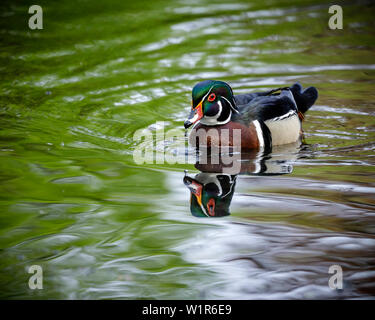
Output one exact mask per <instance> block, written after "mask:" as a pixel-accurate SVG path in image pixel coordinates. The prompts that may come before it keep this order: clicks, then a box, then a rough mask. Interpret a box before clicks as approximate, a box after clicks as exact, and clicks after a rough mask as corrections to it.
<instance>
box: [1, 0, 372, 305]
mask: <svg viewBox="0 0 375 320" xmlns="http://www.w3.org/2000/svg"><path fill="white" fill-rule="evenodd" d="M340 3H341V1H338V4H340ZM31 4H34V3H31V2H30V1H16V2H11V1H8V2H7V1H5V2H4V1H3V2H2V3H1V5H0V9H1V10H0V16H1V19H0V27H1V32H0V42H1V52H0V61H1V64H0V72H1V80H0V206H1V207H0V208H1V210H0V248H1V251H0V270H1V271H0V297H1V298H6V299H40V298H49V299H51V298H55V299H138V298H148V299H168V298H170V299H175V298H177V299H217V298H219V299H221V298H225V299H273V298H276V299H280V298H281V299H289V298H292V299H295V298H296V299H318V298H324V299H325V298H333V299H337V298H374V296H375V211H374V208H375V178H374V173H375V159H374V155H375V152H374V148H375V142H374V141H375V120H374V119H375V118H374V116H375V103H374V101H375V100H374V98H375V94H374V83H375V57H374V53H375V41H374V34H375V31H374V30H375V28H374V27H375V23H374V14H375V7H374V6H373V4H371V2H365V1H361V2H358V3H357V4H355V2H353V1H351V2H349V1H347V2H342V3H341V4H343V9H344V29H343V30H330V29H328V27H327V22H328V18H329V14H328V7H329V4H330V2H324V1H323V2H320V1H291V0H285V1H284V0H283V1H276V0H266V1H239V0H236V1H227V2H224V1H217V0H214V1H208V0H207V1H159V0H158V1H138V0H137V1H132V2H130V1H97V2H95V1H84V0H76V1H67V0H64V1H55V2H52V1H38V4H40V5H41V6H42V8H43V9H44V29H43V30H34V31H32V30H29V29H28V27H27V20H28V17H29V15H28V13H27V10H28V7H29V6H30V5H31ZM203 79H220V80H224V81H227V82H229V83H230V84H231V85H232V86H233V90H234V91H235V93H237V94H238V93H246V92H254V91H258V90H269V89H271V88H275V87H281V86H288V85H290V84H292V83H293V82H296V81H299V82H300V83H302V84H303V85H305V86H310V85H313V86H316V87H317V88H318V90H319V94H320V96H319V99H318V101H317V103H316V105H315V106H313V107H312V109H311V110H310V111H309V112H308V114H307V115H306V119H305V123H304V131H305V137H304V141H303V144H297V145H293V146H288V147H287V148H278V149H277V148H275V149H274V151H273V153H272V154H271V155H270V156H269V157H268V158H267V159H265V162H262V163H256V162H254V159H258V158H254V157H253V158H251V157H250V159H249V160H248V164H249V165H248V168H247V170H245V171H244V172H242V173H241V174H239V175H237V176H235V177H233V179H235V185H234V184H232V185H231V186H232V187H233V189H232V192H233V198H232V200H231V202H230V203H229V210H230V213H231V214H230V215H228V216H225V217H221V218H198V217H196V216H193V215H192V214H191V210H190V209H191V208H190V192H189V189H188V188H187V187H186V186H185V185H184V183H183V178H184V170H185V169H186V170H188V171H189V173H188V175H189V176H191V177H195V175H196V174H197V173H199V171H198V170H197V169H196V168H195V167H194V164H193V163H191V162H190V163H189V164H168V163H164V164H147V165H137V164H136V163H135V162H134V161H133V156H132V152H133V150H134V149H135V148H136V147H137V146H138V145H139V142H134V140H133V134H134V133H135V132H136V130H138V129H143V128H147V127H148V128H150V129H151V130H153V132H155V131H158V130H159V129H158V124H157V122H158V121H164V122H165V124H166V130H169V129H174V128H180V129H181V128H182V124H183V120H184V119H185V117H186V115H187V113H188V110H189V108H190V100H191V88H192V86H193V85H194V84H195V83H196V82H198V81H201V80H203ZM160 142H162V141H160V140H159V141H157V143H156V145H155V146H154V148H155V149H157V148H158V145H159V144H160ZM168 152H169V153H170V154H175V153H180V152H181V150H179V149H174V147H173V145H169V147H168ZM257 165H260V166H263V167H266V168H268V169H267V170H268V173H270V174H267V171H265V172H264V174H263V175H254V174H251V172H252V169H254V166H255V167H256V166H257ZM253 171H254V170H253ZM272 173H273V174H272ZM280 173H283V174H280ZM233 181H234V180H233ZM31 265H40V266H42V267H43V271H44V273H43V275H44V284H43V290H30V289H29V288H28V279H29V276H30V274H28V273H27V271H28V268H29V267H30V266H31ZM331 265H340V266H341V267H342V269H343V272H344V289H343V290H331V289H330V288H329V286H328V279H329V277H330V276H331V275H330V274H328V269H329V267H330V266H331Z"/></svg>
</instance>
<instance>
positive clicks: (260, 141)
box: [253, 120, 264, 148]
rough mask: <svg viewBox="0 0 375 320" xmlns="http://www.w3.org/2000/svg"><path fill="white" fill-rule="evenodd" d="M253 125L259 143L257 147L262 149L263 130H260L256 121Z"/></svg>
mask: <svg viewBox="0 0 375 320" xmlns="http://www.w3.org/2000/svg"><path fill="white" fill-rule="evenodd" d="M253 124H254V126H255V130H256V132H257V136H258V141H259V147H260V148H263V147H264V138H263V130H262V128H261V126H260V123H259V121H258V120H254V121H253Z"/></svg>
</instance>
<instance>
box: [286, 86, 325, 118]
mask: <svg viewBox="0 0 375 320" xmlns="http://www.w3.org/2000/svg"><path fill="white" fill-rule="evenodd" d="M290 91H292V93H293V97H294V100H295V101H296V104H297V107H298V111H299V113H300V117H301V116H302V118H303V114H304V113H306V112H307V110H309V109H310V107H311V106H312V105H313V104H314V103H315V101H316V99H318V90H317V89H316V88H315V87H308V88H306V89H303V87H302V86H301V85H300V84H299V83H298V82H297V83H295V84H293V85H292V86H291V87H290Z"/></svg>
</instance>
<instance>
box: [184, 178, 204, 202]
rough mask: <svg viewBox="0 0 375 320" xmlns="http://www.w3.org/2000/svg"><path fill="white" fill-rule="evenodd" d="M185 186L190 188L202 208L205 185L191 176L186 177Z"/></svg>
mask: <svg viewBox="0 0 375 320" xmlns="http://www.w3.org/2000/svg"><path fill="white" fill-rule="evenodd" d="M184 184H185V186H187V187H188V188H189V190H190V192H191V194H192V195H194V196H195V197H196V199H197V201H198V204H199V205H200V206H202V191H203V185H202V184H200V183H199V182H198V181H197V180H195V179H193V178H191V177H189V176H185V177H184Z"/></svg>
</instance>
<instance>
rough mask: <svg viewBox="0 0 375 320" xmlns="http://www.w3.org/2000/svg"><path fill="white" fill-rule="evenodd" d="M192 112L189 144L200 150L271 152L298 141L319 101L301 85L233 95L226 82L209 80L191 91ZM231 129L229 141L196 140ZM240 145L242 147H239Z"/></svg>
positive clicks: (188, 122) (217, 138)
mask: <svg viewBox="0 0 375 320" xmlns="http://www.w3.org/2000/svg"><path fill="white" fill-rule="evenodd" d="M192 98H193V99H192V110H191V112H190V115H189V117H188V119H187V120H186V121H185V123H184V126H185V129H187V128H189V127H191V126H192V125H194V127H193V130H192V132H191V133H190V136H189V142H190V144H192V145H195V146H197V147H199V146H205V147H208V148H210V147H212V146H216V147H222V146H228V147H240V148H241V150H242V149H245V150H250V149H262V150H271V148H272V146H276V145H283V144H288V143H292V142H296V141H297V140H298V139H299V138H300V136H301V134H302V120H303V119H304V114H305V113H306V111H307V110H308V109H309V108H310V107H311V106H312V105H313V104H314V102H315V101H316V99H317V98H318V91H317V89H316V88H314V87H309V88H307V89H303V88H302V86H301V85H300V84H299V83H295V84H294V85H293V86H291V87H285V88H278V89H274V90H271V91H268V92H256V93H249V94H241V95H236V96H234V95H233V91H232V88H231V87H230V86H229V85H228V84H227V83H225V82H223V81H215V80H206V81H202V82H200V83H198V84H196V85H195V86H194V88H193V91H192ZM213 128H214V129H217V130H218V132H219V133H220V132H222V131H223V129H229V130H228V131H229V139H228V138H226V139H223V137H222V135H221V134H219V135H210V134H208V135H209V137H208V138H207V137H206V140H205V141H201V140H202V139H199V141H198V140H197V133H198V132H199V131H201V130H199V129H203V131H204V132H206V134H207V133H209V132H212V130H210V129H213ZM234 129H240V133H241V134H240V140H239V139H234V136H235V132H234ZM238 144H240V145H238Z"/></svg>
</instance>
